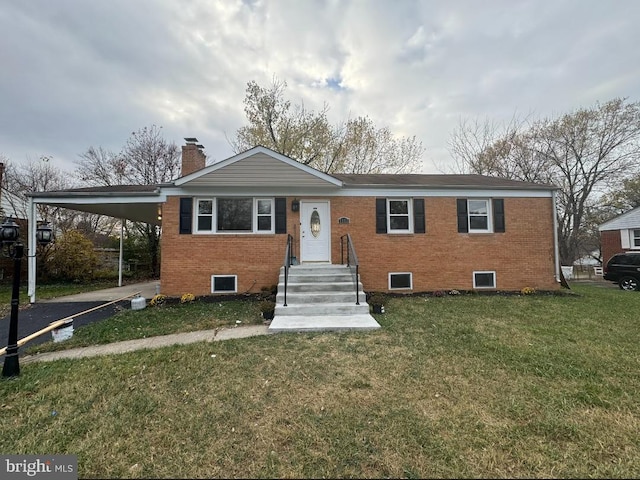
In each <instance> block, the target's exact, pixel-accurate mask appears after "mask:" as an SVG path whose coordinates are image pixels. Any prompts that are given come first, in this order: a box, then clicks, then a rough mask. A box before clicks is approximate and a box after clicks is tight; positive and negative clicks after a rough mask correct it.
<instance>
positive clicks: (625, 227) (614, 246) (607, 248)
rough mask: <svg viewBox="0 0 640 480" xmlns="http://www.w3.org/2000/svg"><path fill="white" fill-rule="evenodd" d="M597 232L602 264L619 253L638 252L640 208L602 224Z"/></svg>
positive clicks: (639, 245)
mask: <svg viewBox="0 0 640 480" xmlns="http://www.w3.org/2000/svg"><path fill="white" fill-rule="evenodd" d="M598 230H600V243H601V244H602V261H603V263H606V262H607V261H608V260H609V259H610V258H611V257H612V256H613V255H615V254H616V253H619V252H628V251H635V250H637V251H640V207H636V208H634V209H632V210H629V211H628V212H625V213H623V214H622V215H619V216H617V217H615V218H612V219H611V220H609V221H608V222H604V223H603V224H602V225H600V226H599V227H598Z"/></svg>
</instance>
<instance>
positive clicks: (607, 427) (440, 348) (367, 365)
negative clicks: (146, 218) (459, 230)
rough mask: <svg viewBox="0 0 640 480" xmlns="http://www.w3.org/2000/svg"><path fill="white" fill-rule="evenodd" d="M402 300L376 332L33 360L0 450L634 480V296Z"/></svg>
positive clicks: (9, 406) (8, 386) (202, 471)
mask: <svg viewBox="0 0 640 480" xmlns="http://www.w3.org/2000/svg"><path fill="white" fill-rule="evenodd" d="M575 291H576V292H577V293H578V294H579V295H580V296H526V297H515V296H509V297H503V296H471V295H469V296H455V297H444V298H433V297H430V298H420V297H414V298H404V299H400V298H399V299H392V300H391V301H390V302H389V303H388V304H387V306H386V311H387V312H388V313H387V314H385V315H381V316H378V317H377V318H378V320H379V321H380V323H381V324H382V326H383V328H382V329H381V330H379V331H375V332H368V333H341V334H335V333H316V334H302V335H301V334H280V335H270V336H264V337H254V338H249V339H243V340H232V341H225V342H215V343H211V344H205V343H203V344H194V345H187V346H175V347H171V348H165V349H160V350H151V351H141V352H134V353H129V354H123V355H118V356H110V357H102V358H87V359H82V360H64V361H57V362H52V363H43V364H35V363H34V364H27V365H24V366H23V368H22V375H21V376H20V377H19V378H18V379H16V380H9V381H2V382H0V398H1V400H0V421H1V422H2V425H3V426H4V427H5V428H4V430H3V435H2V438H1V439H0V451H2V452H4V453H7V454H12V453H16V454H17V453H21V454H27V453H29V454H35V453H41V454H45V453H69V454H77V455H78V459H79V470H80V471H79V475H80V477H82V478H86V477H102V478H104V477H127V478H148V477H188V478H198V477H200V478H202V477H204V478H212V477H268V478H278V477H314V478H319V477H330V478H336V477H376V478H377V477H405V478H417V477H482V478H486V477H509V478H511V477H580V478H584V477H618V478H622V477H635V476H637V474H638V472H640V440H639V437H638V431H640V375H639V374H638V372H639V371H640V333H639V329H638V321H639V317H638V312H639V311H640V293H637V292H621V291H618V290H615V289H604V288H597V287H587V286H582V287H575Z"/></svg>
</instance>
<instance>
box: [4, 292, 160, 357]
mask: <svg viewBox="0 0 640 480" xmlns="http://www.w3.org/2000/svg"><path fill="white" fill-rule="evenodd" d="M157 285H158V282H155V281H153V282H145V283H137V284H131V285H125V286H122V287H114V288H108V289H104V290H95V291H92V292H87V293H79V294H76V295H69V296H66V297H59V298H55V299H50V300H37V301H36V303H33V304H31V305H28V306H27V307H24V308H22V309H20V311H19V312H18V340H20V339H21V338H24V337H26V336H27V335H31V334H32V333H34V332H37V331H38V330H41V329H43V328H45V327H47V326H49V324H50V323H51V322H55V321H56V320H61V319H63V318H66V317H69V316H72V315H75V314H77V313H80V312H83V311H85V310H88V309H90V308H93V307H97V306H99V305H105V304H107V303H109V302H110V301H113V300H118V299H120V298H123V297H126V296H127V295H132V294H134V293H138V292H139V293H140V295H141V296H143V297H145V298H146V299H147V300H150V299H151V298H152V297H153V295H154V294H155V293H156V290H157ZM128 308H131V299H130V298H128V299H126V300H122V301H120V302H117V303H112V304H111V305H107V306H105V307H104V308H100V309H98V310H95V311H93V312H90V313H87V314H85V315H81V316H79V317H76V318H74V319H73V328H74V329H75V328H78V327H80V326H82V325H88V324H90V323H94V322H99V321H100V320H104V319H106V318H109V317H112V316H113V315H115V314H116V313H117V312H119V311H121V310H122V309H128ZM9 319H10V315H7V316H6V317H5V318H3V319H2V320H0V348H2V347H6V346H7V341H8V339H9ZM51 339H52V337H51V333H45V334H43V335H41V336H39V337H37V338H36V339H34V340H32V341H30V342H29V343H27V344H26V345H24V346H23V348H21V353H22V350H23V349H24V347H27V346H32V345H38V344H41V343H44V342H47V341H49V340H51Z"/></svg>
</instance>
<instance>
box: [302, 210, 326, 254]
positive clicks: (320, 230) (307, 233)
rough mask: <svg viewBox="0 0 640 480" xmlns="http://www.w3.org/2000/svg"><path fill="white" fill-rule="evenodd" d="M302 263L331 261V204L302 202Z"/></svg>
mask: <svg viewBox="0 0 640 480" xmlns="http://www.w3.org/2000/svg"><path fill="white" fill-rule="evenodd" d="M300 236H301V238H300V261H302V262H330V261H331V220H330V218H329V202H328V201H319V202H305V201H301V202H300Z"/></svg>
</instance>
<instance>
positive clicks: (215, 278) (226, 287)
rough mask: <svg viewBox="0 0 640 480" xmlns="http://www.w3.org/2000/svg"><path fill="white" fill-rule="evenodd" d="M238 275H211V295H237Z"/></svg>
mask: <svg viewBox="0 0 640 480" xmlns="http://www.w3.org/2000/svg"><path fill="white" fill-rule="evenodd" d="M237 291H238V276H237V275H211V293H236V292H237Z"/></svg>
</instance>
